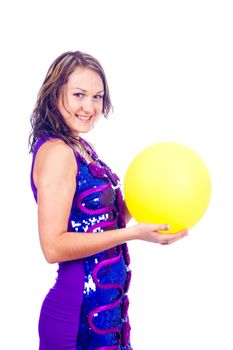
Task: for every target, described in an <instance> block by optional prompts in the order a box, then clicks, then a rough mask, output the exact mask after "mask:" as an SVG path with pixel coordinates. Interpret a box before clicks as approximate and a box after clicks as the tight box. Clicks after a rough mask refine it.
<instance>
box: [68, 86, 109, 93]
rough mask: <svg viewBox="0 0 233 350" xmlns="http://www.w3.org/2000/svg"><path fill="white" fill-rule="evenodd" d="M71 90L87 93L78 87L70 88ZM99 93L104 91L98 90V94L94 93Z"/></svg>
mask: <svg viewBox="0 0 233 350" xmlns="http://www.w3.org/2000/svg"><path fill="white" fill-rule="evenodd" d="M72 90H81V91H82V92H87V91H86V90H84V89H81V88H80V87H78V86H77V87H72ZM101 92H104V90H100V91H98V92H96V94H100V93H101Z"/></svg>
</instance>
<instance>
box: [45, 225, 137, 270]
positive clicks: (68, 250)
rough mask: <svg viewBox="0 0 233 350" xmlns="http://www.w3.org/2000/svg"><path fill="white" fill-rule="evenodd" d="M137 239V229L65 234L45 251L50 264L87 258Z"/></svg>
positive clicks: (51, 243)
mask: <svg viewBox="0 0 233 350" xmlns="http://www.w3.org/2000/svg"><path fill="white" fill-rule="evenodd" d="M136 238H137V233H136V230H135V227H131V228H122V229H117V230H111V231H104V232H98V233H76V232H64V233H62V234H60V235H59V236H58V237H57V238H56V239H55V238H54V240H53V241H52V242H50V244H49V245H47V246H46V250H43V252H44V255H45V258H46V260H47V261H48V262H49V263H56V262H62V261H68V260H75V259H81V258H85V257H88V256H91V255H94V254H97V253H99V252H101V251H104V250H107V249H110V248H113V247H115V246H117V245H119V244H122V243H124V242H126V241H130V240H133V239H136Z"/></svg>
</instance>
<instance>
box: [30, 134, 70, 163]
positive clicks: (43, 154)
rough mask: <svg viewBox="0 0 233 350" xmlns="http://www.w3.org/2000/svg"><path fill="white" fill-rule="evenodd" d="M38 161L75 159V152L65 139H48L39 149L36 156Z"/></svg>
mask: <svg viewBox="0 0 233 350" xmlns="http://www.w3.org/2000/svg"><path fill="white" fill-rule="evenodd" d="M36 158H37V160H38V162H40V161H52V160H54V161H55V160H56V159H57V160H58V161H59V160H60V162H64V161H71V162H73V161H74V154H73V151H72V149H71V148H70V146H68V145H67V144H66V143H65V142H64V141H63V140H60V139H52V140H48V141H46V142H45V143H44V144H43V145H42V146H41V147H40V148H39V150H38V152H37V156H36Z"/></svg>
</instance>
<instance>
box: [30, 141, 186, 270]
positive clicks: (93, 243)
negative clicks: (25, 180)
mask: <svg viewBox="0 0 233 350" xmlns="http://www.w3.org/2000/svg"><path fill="white" fill-rule="evenodd" d="M77 170H78V169H77V163H76V160H75V157H74V155H73V152H72V150H71V148H70V147H69V146H67V145H66V144H65V143H64V142H63V141H61V140H57V141H54V140H53V141H48V142H46V143H45V144H44V145H42V146H41V148H40V149H39V151H38V153H37V155H36V159H35V166H34V172H33V178H34V182H35V185H36V187H37V195H38V223H39V236H40V242H41V247H42V250H43V253H44V255H45V258H46V260H47V261H48V262H50V263H55V262H61V261H68V260H74V259H80V258H84V257H87V256H90V255H93V254H96V253H98V252H100V251H104V250H106V249H109V248H112V247H114V246H116V245H118V244H122V243H124V242H126V241H130V240H133V239H141V240H146V241H151V242H156V243H161V244H163V243H172V242H173V241H175V240H177V239H179V238H182V237H183V236H185V235H186V232H185V231H184V232H180V233H178V234H176V235H169V234H167V235H165V234H159V233H158V232H157V231H159V230H165V229H166V228H167V225H153V224H137V225H135V226H133V227H130V228H122V229H117V230H111V231H108V232H107V233H106V232H100V233H95V234H86V233H78V234H77V233H76V232H67V223H68V219H69V215H70V210H71V206H72V201H73V197H74V193H75V189H76V174H77Z"/></svg>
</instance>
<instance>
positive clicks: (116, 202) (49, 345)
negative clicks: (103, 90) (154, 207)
mask: <svg viewBox="0 0 233 350" xmlns="http://www.w3.org/2000/svg"><path fill="white" fill-rule="evenodd" d="M49 138H51V137H47V138H44V139H40V140H39V141H37V143H36V145H35V148H34V154H33V163H32V171H33V166H34V159H35V155H36V153H37V151H38V149H39V147H40V146H41V145H42V144H43V143H44V142H46V141H47V140H48V139H49ZM80 142H82V144H83V145H84V146H85V147H86V148H87V149H88V150H89V152H90V155H91V157H92V158H93V159H94V162H93V163H88V162H87V161H86V160H85V159H84V158H82V157H81V155H79V154H77V153H75V152H74V155H75V158H76V160H77V165H78V174H77V178H76V192H75V194H74V198H73V203H72V207H71V212H70V217H69V221H68V224H67V229H68V231H69V232H77V234H78V233H79V232H85V233H86V234H95V233H96V232H102V231H106V235H107V234H108V232H107V231H108V230H113V229H118V228H122V227H125V220H124V209H123V198H122V193H121V190H120V185H119V179H118V177H117V176H116V175H115V174H113V173H112V171H111V170H110V169H109V167H107V166H106V164H105V163H103V162H102V161H101V160H99V158H98V156H97V155H96V153H95V152H94V151H93V149H92V148H91V147H90V145H89V144H87V142H86V141H84V140H83V139H80ZM31 185H32V190H33V193H34V196H35V199H36V200H37V191H36V188H35V185H34V182H33V178H32V172H31ZM129 262H130V261H129V254H128V249H127V245H126V244H123V245H119V246H117V247H115V248H112V249H109V250H106V251H104V252H101V253H99V254H96V255H93V256H90V257H87V258H84V259H78V260H72V261H68V262H61V263H59V268H58V275H57V279H56V283H55V285H54V286H53V287H52V288H51V289H50V291H49V292H48V294H47V296H46V298H45V300H44V302H43V305H42V308H41V314H40V321H39V335H40V350H60V349H67V350H132V347H131V345H130V325H129V319H128V306H129V300H128V296H127V291H128V288H129V283H130V277H131V272H130V270H129V267H128V265H129Z"/></svg>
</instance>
